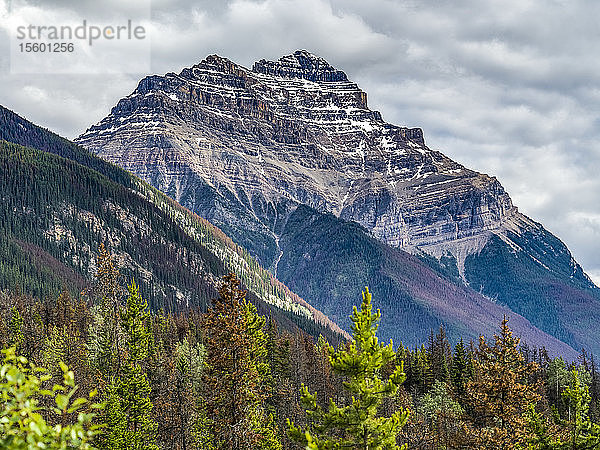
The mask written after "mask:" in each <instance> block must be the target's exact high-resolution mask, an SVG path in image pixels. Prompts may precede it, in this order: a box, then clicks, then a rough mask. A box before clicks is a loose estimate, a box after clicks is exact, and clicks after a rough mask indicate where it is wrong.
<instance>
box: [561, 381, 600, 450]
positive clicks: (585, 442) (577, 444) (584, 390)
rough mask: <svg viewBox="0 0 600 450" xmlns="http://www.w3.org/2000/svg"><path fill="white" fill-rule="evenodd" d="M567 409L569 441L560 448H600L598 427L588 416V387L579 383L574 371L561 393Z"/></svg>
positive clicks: (599, 426) (599, 430) (599, 428)
mask: <svg viewBox="0 0 600 450" xmlns="http://www.w3.org/2000/svg"><path fill="white" fill-rule="evenodd" d="M562 395H563V397H564V398H565V400H567V403H568V407H569V419H568V421H567V429H568V433H569V439H568V440H567V441H566V442H564V443H563V446H562V447H558V448H565V449H567V448H569V449H589V448H598V447H600V425H598V424H595V423H593V422H592V421H591V420H590V419H589V416H588V413H589V404H590V393H589V388H588V386H587V385H586V384H585V383H583V382H582V381H581V377H580V374H579V372H578V371H577V370H576V369H573V370H572V371H571V380H570V383H569V386H567V387H566V388H565V390H564V392H563V394H562Z"/></svg>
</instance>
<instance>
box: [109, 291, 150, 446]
mask: <svg viewBox="0 0 600 450" xmlns="http://www.w3.org/2000/svg"><path fill="white" fill-rule="evenodd" d="M128 289H129V296H128V297H127V305H126V308H125V310H124V311H123V313H122V315H121V324H122V327H123V330H124V334H125V336H126V339H127V342H126V345H127V351H126V353H125V358H124V359H125V361H124V363H123V364H122V366H121V371H120V373H119V374H118V375H117V376H115V377H113V379H112V381H111V383H110V385H109V387H108V389H107V391H108V395H107V397H108V398H107V401H106V411H105V420H106V423H107V430H106V434H105V436H104V437H103V439H102V446H103V448H107V449H117V450H121V449H123V450H125V449H127V450H130V449H131V450H142V449H150V450H151V449H157V448H158V447H157V446H156V430H157V424H156V422H154V420H153V418H152V409H153V405H152V402H151V401H150V384H149V383H148V378H147V377H146V374H145V373H144V371H143V370H142V367H141V362H142V361H143V360H144V359H146V357H147V356H148V341H149V338H150V333H149V331H148V330H147V328H146V316H147V314H148V313H147V311H146V310H147V308H148V303H147V302H146V300H144V299H143V298H142V296H141V295H140V293H139V290H138V287H137V286H136V284H135V282H132V283H131V285H130V286H129V287H128Z"/></svg>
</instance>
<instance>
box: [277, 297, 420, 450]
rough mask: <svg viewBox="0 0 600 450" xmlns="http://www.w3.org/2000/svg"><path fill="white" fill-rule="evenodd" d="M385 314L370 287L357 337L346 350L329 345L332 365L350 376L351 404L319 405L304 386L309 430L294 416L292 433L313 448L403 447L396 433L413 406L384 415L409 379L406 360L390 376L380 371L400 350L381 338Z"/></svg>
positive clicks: (356, 315) (358, 314)
mask: <svg viewBox="0 0 600 450" xmlns="http://www.w3.org/2000/svg"><path fill="white" fill-rule="evenodd" d="M380 317H381V313H380V312H379V311H377V313H375V314H373V312H372V306H371V294H370V293H369V289H368V288H365V291H364V292H363V301H362V304H361V308H360V311H359V310H358V309H357V308H356V307H354V311H353V314H352V322H353V325H352V334H353V338H354V340H353V342H352V343H350V344H349V345H348V346H347V348H346V349H340V350H337V351H336V350H334V349H333V348H332V347H328V351H329V360H330V363H331V366H332V369H333V371H334V372H335V373H337V374H338V375H340V376H342V377H345V379H346V381H345V382H344V387H345V388H346V390H347V392H348V394H349V395H350V396H351V403H350V404H348V405H346V406H342V407H339V406H337V405H336V404H335V402H334V401H333V400H332V399H330V401H329V406H328V409H327V410H326V411H324V410H323V408H321V406H320V405H317V402H316V394H310V392H309V391H308V388H306V387H305V386H303V387H302V391H301V392H302V399H301V402H302V405H303V406H304V408H305V409H306V412H307V416H308V419H309V422H310V423H309V425H308V427H307V429H306V430H305V431H302V430H301V429H300V428H299V427H296V426H295V425H294V423H293V422H291V421H289V420H288V427H289V435H290V437H291V438H292V439H293V440H295V441H297V442H299V443H301V444H303V445H306V446H307V448H309V449H311V450H326V449H337V448H351V449H361V450H378V449H398V448H402V449H404V448H406V446H402V447H398V445H397V444H396V436H397V434H398V433H399V431H400V429H401V428H402V426H404V424H405V423H406V421H407V419H408V411H404V410H398V411H396V412H395V413H394V414H392V415H391V416H390V417H382V416H380V415H379V414H378V412H379V409H380V406H381V404H382V401H383V399H385V398H389V397H392V396H394V395H395V394H396V392H397V390H398V387H399V386H400V385H401V384H402V383H403V382H404V380H405V375H404V373H403V365H402V364H400V365H399V366H396V367H395V369H394V370H393V372H392V374H391V375H390V377H389V378H388V379H387V380H385V381H384V380H382V379H381V378H380V372H381V369H382V368H383V367H385V366H386V365H387V364H391V363H392V362H393V361H394V360H395V358H396V354H395V352H394V350H393V346H392V343H391V342H390V344H389V345H387V346H383V345H382V344H380V343H379V342H378V340H377V337H376V332H377V328H378V322H379V319H380Z"/></svg>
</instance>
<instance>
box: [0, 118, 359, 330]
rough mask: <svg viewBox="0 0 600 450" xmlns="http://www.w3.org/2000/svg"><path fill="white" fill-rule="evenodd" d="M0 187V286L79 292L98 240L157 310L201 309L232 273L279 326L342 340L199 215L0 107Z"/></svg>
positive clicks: (44, 294)
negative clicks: (104, 245) (0, 203)
mask: <svg viewBox="0 0 600 450" xmlns="http://www.w3.org/2000/svg"><path fill="white" fill-rule="evenodd" d="M25 145H26V146H27V147H25ZM0 186H2V189H1V190H0V195H1V196H2V206H1V207H0V255H1V257H0V289H15V288H16V289H20V290H21V291H24V292H27V293H29V294H32V295H34V296H37V297H39V298H56V296H57V295H58V293H59V292H60V290H61V289H63V288H67V289H69V290H71V291H73V292H79V291H81V290H82V289H84V288H85V287H87V286H88V285H89V280H90V279H92V278H93V276H94V275H95V271H96V267H95V262H94V255H95V253H96V249H97V248H98V246H99V244H100V243H101V242H104V243H106V245H107V246H108V247H109V248H110V250H111V251H112V253H113V256H114V257H115V259H116V260H117V263H118V266H119V268H120V270H121V272H122V274H123V275H124V279H125V280H131V279H132V278H135V280H136V282H137V283H138V285H140V289H141V292H143V294H144V295H145V296H146V297H147V298H148V300H149V304H150V305H151V307H152V308H154V309H159V308H167V309H171V310H177V309H182V308H187V307H194V306H199V307H201V308H206V306H207V304H208V302H209V301H210V299H211V298H214V297H215V296H216V294H217V287H218V284H219V278H220V277H221V276H222V275H224V274H225V273H227V272H228V271H234V272H236V273H237V274H238V276H239V277H240V278H241V279H242V281H243V283H244V285H245V286H246V288H247V289H248V290H249V298H250V299H251V300H252V301H253V302H254V303H255V304H256V305H257V307H258V308H259V310H260V311H261V312H262V313H264V314H271V315H272V316H273V317H274V318H275V319H276V320H277V321H278V322H279V324H280V326H282V327H284V328H287V329H294V328H297V327H300V328H302V329H304V330H305V331H307V332H309V333H311V334H313V335H315V336H318V335H319V334H324V335H326V336H328V337H329V338H330V339H331V340H332V341H339V340H340V339H343V337H342V336H343V335H344V333H343V332H342V331H341V330H340V329H339V327H338V326H337V325H335V324H334V323H333V322H331V321H330V320H329V319H328V318H327V317H326V316H325V315H323V314H322V313H321V312H319V311H317V310H316V309H315V308H313V307H312V306H311V305H309V304H308V303H307V302H305V301H304V300H303V299H301V298H300V297H298V296H297V295H296V294H294V293H293V292H291V291H290V290H289V289H288V288H287V287H286V286H285V285H283V284H282V283H280V282H279V281H278V280H277V279H275V278H274V277H273V276H272V275H271V274H270V273H269V272H268V271H266V270H264V269H263V268H262V267H260V265H259V264H258V263H257V262H256V261H255V260H254V259H253V258H251V257H250V255H249V254H248V253H247V251H245V250H243V249H242V248H240V247H239V246H237V245H236V244H234V243H233V242H232V241H231V239H229V238H228V237H227V236H226V235H224V234H223V233H222V232H221V231H220V230H219V229H217V228H216V227H214V226H213V225H211V224H210V223H208V222H207V221H206V220H203V219H201V218H199V217H198V216H196V215H194V214H193V213H191V212H190V211H188V210H186V209H185V208H183V207H181V206H180V205H178V204H177V203H175V202H174V201H173V200H171V199H169V198H168V197H166V196H165V195H164V194H162V193H160V192H158V191H157V190H155V189H154V188H152V187H150V186H149V185H148V184H146V183H144V182H143V181H141V180H140V179H138V178H136V177H135V176H133V175H131V174H130V173H127V172H126V171H124V170H123V169H121V168H119V167H117V166H115V165H113V164H110V163H108V162H106V161H103V160H102V159H100V158H98V157H96V156H94V155H91V154H90V153H89V152H88V151H87V150H85V149H83V148H81V147H79V146H77V145H75V144H73V143H71V142H69V141H67V140H66V139H62V138H60V137H59V136H57V135H55V134H53V133H50V132H49V131H47V130H44V129H42V128H40V127H37V126H35V125H34V124H32V123H30V122H28V121H27V120H25V119H23V118H21V117H19V116H18V115H16V114H15V113H13V112H12V111H9V110H7V109H6V108H3V107H0ZM346 336H347V335H346Z"/></svg>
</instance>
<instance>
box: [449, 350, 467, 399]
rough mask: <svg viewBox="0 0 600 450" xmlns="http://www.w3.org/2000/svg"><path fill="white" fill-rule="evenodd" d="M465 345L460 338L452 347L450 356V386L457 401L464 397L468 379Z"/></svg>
mask: <svg viewBox="0 0 600 450" xmlns="http://www.w3.org/2000/svg"><path fill="white" fill-rule="evenodd" d="M467 359H468V358H467V351H466V350H465V345H464V343H463V340H462V339H461V340H460V341H459V342H458V343H457V344H456V346H455V347H454V357H453V358H452V373H451V379H452V386H453V388H454V392H455V393H456V397H457V398H458V400H459V401H461V402H464V400H465V397H466V390H467V382H468V381H469V372H468V360H467Z"/></svg>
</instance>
